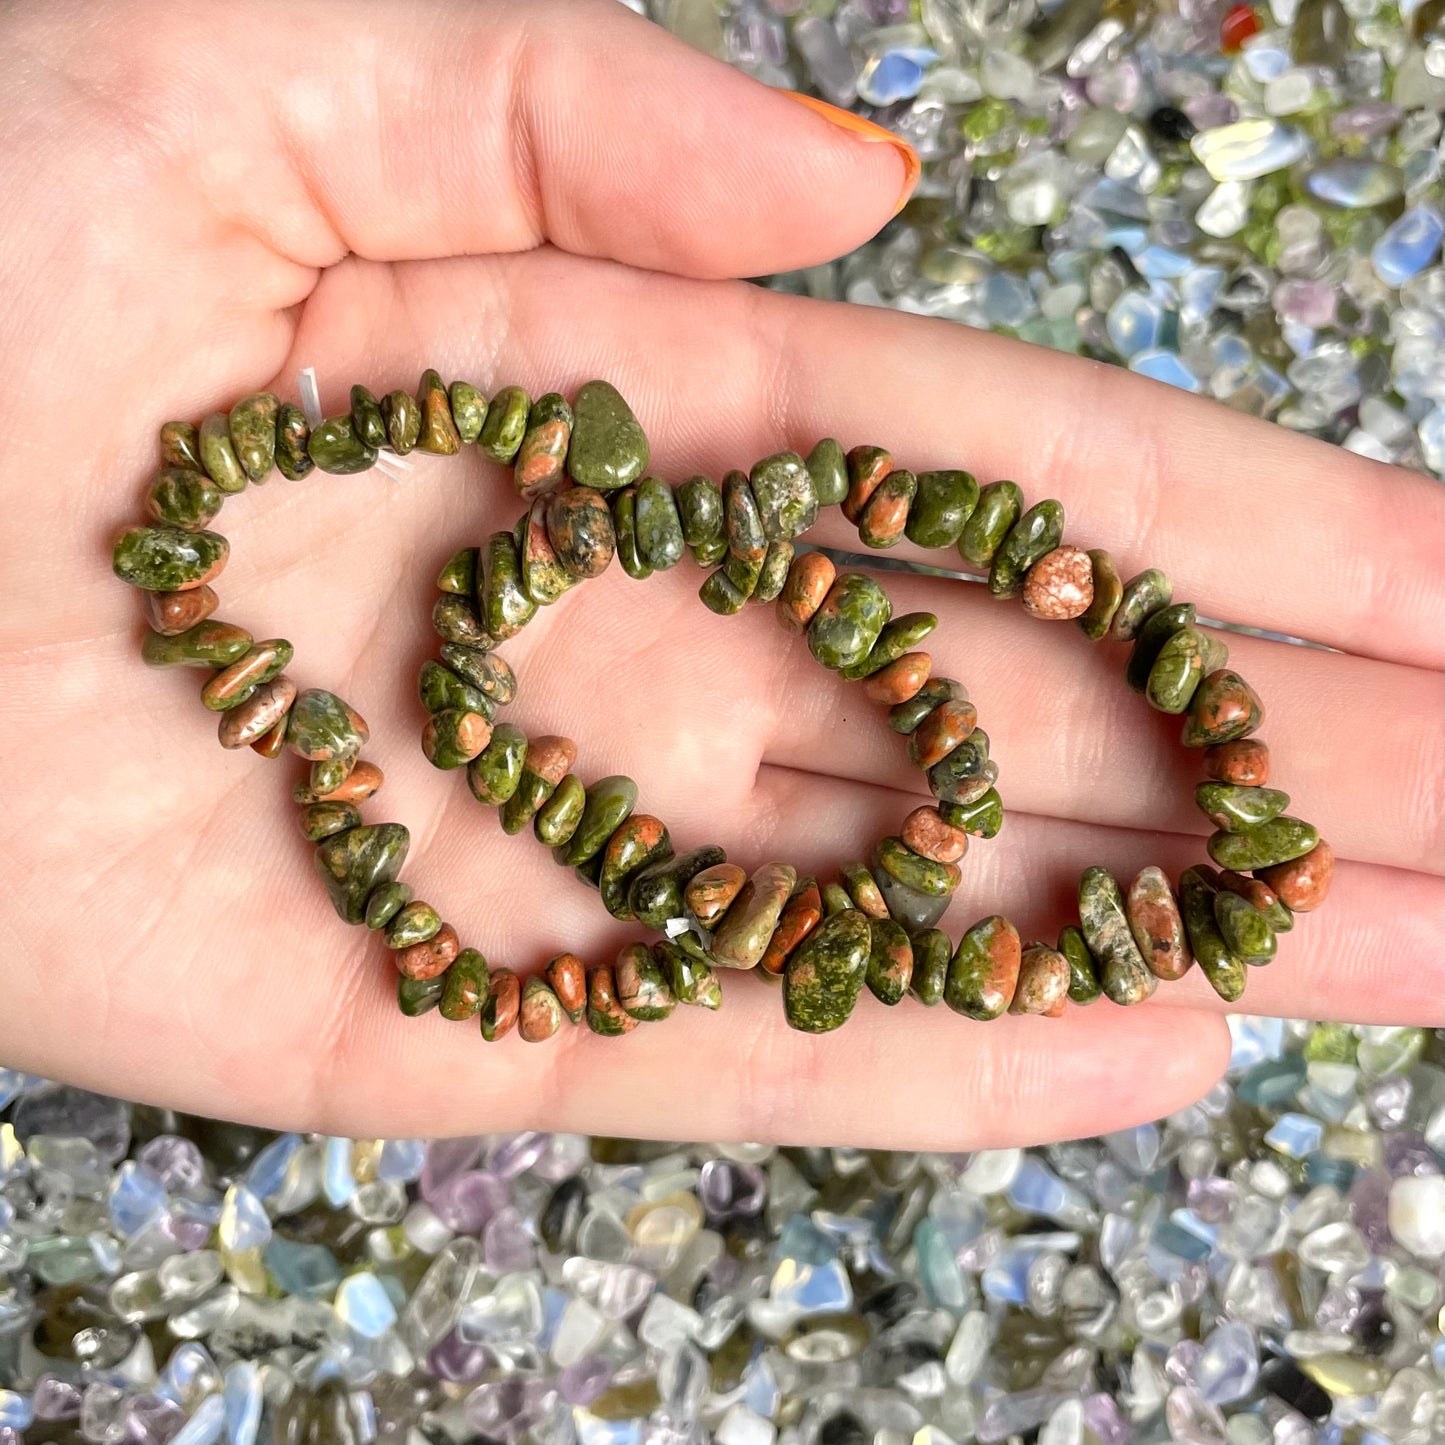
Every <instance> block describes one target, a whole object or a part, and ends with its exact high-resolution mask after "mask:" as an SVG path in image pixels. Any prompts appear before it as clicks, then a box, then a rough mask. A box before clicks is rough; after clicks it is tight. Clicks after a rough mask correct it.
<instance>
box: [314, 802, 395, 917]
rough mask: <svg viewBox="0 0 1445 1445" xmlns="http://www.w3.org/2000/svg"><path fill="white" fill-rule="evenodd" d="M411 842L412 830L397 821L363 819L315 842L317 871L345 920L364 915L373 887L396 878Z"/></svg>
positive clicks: (335, 906) (334, 904) (332, 904)
mask: <svg viewBox="0 0 1445 1445" xmlns="http://www.w3.org/2000/svg"><path fill="white" fill-rule="evenodd" d="M410 844H411V834H410V833H408V832H407V830H406V828H405V827H403V826H402V824H400V823H364V824H362V826H361V827H359V828H348V829H347V830H346V832H344V833H335V834H333V835H332V836H331V837H330V838H327V839H325V840H324V841H323V842H321V843H318V844H317V845H316V871H317V872H318V873H320V874H321V877H322V880H323V881H324V882H325V884H326V891H327V892H328V893H329V894H330V895H331V906H332V907H333V908H335V910H336V912H337V914H338V915H339V916H340V917H341V918H342V919H343V920H344V921H345V922H347V923H360V922H362V921H363V920H364V919H365V917H366V902H367V899H368V898H369V897H370V896H371V891H372V889H374V888H376V887H378V886H379V885H380V884H382V883H391V882H393V881H395V879H396V875H397V874H398V873H400V872H401V865H402V864H403V863H404V862H405V861H406V850H407V848H408V847H409V846H410Z"/></svg>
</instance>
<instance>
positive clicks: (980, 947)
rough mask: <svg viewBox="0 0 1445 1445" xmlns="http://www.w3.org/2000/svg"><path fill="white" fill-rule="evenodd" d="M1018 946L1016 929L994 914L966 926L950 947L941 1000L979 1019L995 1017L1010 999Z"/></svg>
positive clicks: (1015, 980)
mask: <svg viewBox="0 0 1445 1445" xmlns="http://www.w3.org/2000/svg"><path fill="white" fill-rule="evenodd" d="M1021 954H1022V946H1021V945H1020V943H1019V935H1018V929H1016V928H1015V927H1014V926H1013V924H1012V923H1010V922H1009V921H1008V919H1007V918H1004V917H1001V916H1000V915H998V914H994V915H993V916H992V917H990V918H983V919H980V920H979V921H978V922H977V923H975V924H974V925H973V927H972V928H970V929H969V930H968V931H967V932H966V933H965V934H964V935H963V937H962V938H961V939H959V942H958V947H957V949H955V950H954V954H953V958H952V960H951V961H950V962H949V965H948V978H947V980H946V981H945V983H944V986H943V1001H944V1002H945V1003H946V1004H947V1005H948V1006H949V1008H951V1009H952V1010H953V1011H954V1012H955V1013H961V1014H963V1015H964V1016H965V1017H966V1018H971V1019H978V1020H979V1021H980V1022H981V1023H986V1022H988V1020H989V1019H996V1018H998V1017H999V1016H1000V1015H1001V1014H1002V1013H1004V1012H1005V1011H1006V1010H1007V1009H1008V1006H1009V1004H1011V1003H1012V1002H1013V996H1014V990H1015V988H1016V987H1017V986H1018V977H1019V961H1020V957H1021Z"/></svg>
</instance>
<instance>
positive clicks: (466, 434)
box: [447, 381, 487, 446]
mask: <svg viewBox="0 0 1445 1445" xmlns="http://www.w3.org/2000/svg"><path fill="white" fill-rule="evenodd" d="M447 402H448V404H449V405H450V407H451V413H452V421H453V422H454V423H455V425H456V429H457V436H458V437H460V438H461V442H462V445H463V446H468V445H470V444H471V443H472V442H474V441H476V439H477V438H478V437H479V436H481V434H482V427H483V426H484V425H485V424H486V420H487V399H486V397H484V396H483V395H482V393H481V392H480V391H478V390H477V388H476V387H474V386H473V385H472V384H471V382H469V381H454V382H452V384H451V385H450V386H449V387H448V388H447Z"/></svg>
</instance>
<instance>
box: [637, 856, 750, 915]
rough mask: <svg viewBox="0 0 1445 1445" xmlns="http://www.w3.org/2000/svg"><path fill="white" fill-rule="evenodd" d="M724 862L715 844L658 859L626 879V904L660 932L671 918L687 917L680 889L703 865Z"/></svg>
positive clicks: (711, 865) (704, 866)
mask: <svg viewBox="0 0 1445 1445" xmlns="http://www.w3.org/2000/svg"><path fill="white" fill-rule="evenodd" d="M726 862H727V853H726V851H725V850H724V849H722V848H720V847H718V845H717V844H716V843H709V844H707V845H706V846H705V847H702V848H692V849H690V850H689V851H688V852H686V853H679V854H677V855H675V856H673V857H668V858H659V859H658V860H656V861H655V862H652V863H649V864H646V865H645V866H644V867H641V868H639V869H637V871H636V872H634V873H633V874H632V875H631V877H630V878H629V880H628V884H627V907H628V909H629V910H630V912H631V913H632V914H633V916H634V917H635V918H636V919H637V921H638V922H639V923H641V924H642V925H643V926H644V927H646V928H651V929H655V930H656V931H657V932H659V933H661V932H663V930H664V929H665V928H666V927H667V924H668V922H669V921H670V920H671V919H674V918H686V916H687V909H686V907H685V905H684V903H683V890H684V889H685V888H686V887H687V885H688V884H689V883H690V882H691V881H692V879H693V878H694V877H696V876H697V874H699V873H701V872H702V870H703V869H704V868H712V867H715V866H716V865H717V864H719V863H726Z"/></svg>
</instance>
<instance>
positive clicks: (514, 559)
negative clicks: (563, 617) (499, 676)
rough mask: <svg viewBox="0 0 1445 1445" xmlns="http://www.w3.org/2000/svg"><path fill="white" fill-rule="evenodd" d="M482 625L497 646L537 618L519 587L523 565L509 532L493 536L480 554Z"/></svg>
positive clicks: (521, 588)
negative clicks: (497, 643)
mask: <svg viewBox="0 0 1445 1445" xmlns="http://www.w3.org/2000/svg"><path fill="white" fill-rule="evenodd" d="M477 600H478V602H480V604H481V613H482V625H483V626H484V627H485V628H486V631H487V635H488V636H490V637H491V638H493V639H494V640H495V641H497V642H505V641H506V640H507V638H509V637H513V636H515V635H516V634H517V633H518V632H520V631H521V630H522V629H523V628H524V627H525V626H526V625H527V624H528V623H529V622H530V621H531V620H532V619H533V617H535V616H536V615H537V604H536V603H535V602H533V601H532V599H531V598H530V597H529V596H527V590H526V588H525V587H523V586H522V562H521V558H520V557H518V555H517V543H516V541H515V539H514V538H513V536H512V534H511V533H510V532H493V533H492V535H491V536H490V537H488V538H487V545H486V547H485V549H484V550H483V552H482V591H481V594H480V596H479V597H478V599H477Z"/></svg>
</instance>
